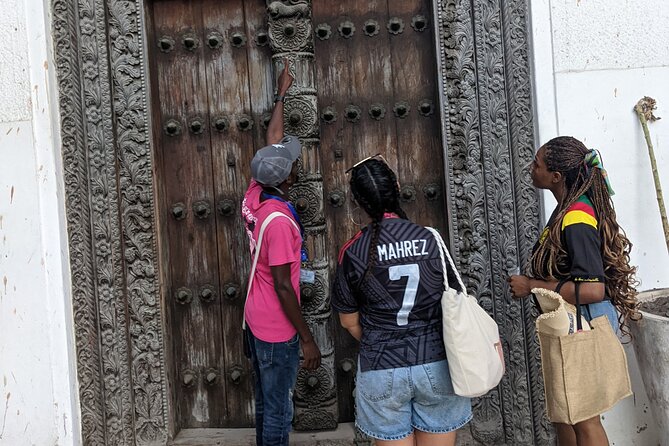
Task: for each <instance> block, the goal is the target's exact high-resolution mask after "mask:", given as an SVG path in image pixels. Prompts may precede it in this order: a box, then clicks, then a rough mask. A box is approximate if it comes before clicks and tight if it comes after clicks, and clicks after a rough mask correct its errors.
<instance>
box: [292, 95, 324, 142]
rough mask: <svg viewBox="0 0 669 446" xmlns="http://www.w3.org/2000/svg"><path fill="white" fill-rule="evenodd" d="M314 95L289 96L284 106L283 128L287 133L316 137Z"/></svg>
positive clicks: (316, 123) (316, 122)
mask: <svg viewBox="0 0 669 446" xmlns="http://www.w3.org/2000/svg"><path fill="white" fill-rule="evenodd" d="M316 103H317V100H316V95H305V94H303V95H300V96H291V97H289V98H287V99H286V104H285V106H284V128H285V133H286V134H289V135H304V137H318V116H317V115H315V114H314V110H316Z"/></svg>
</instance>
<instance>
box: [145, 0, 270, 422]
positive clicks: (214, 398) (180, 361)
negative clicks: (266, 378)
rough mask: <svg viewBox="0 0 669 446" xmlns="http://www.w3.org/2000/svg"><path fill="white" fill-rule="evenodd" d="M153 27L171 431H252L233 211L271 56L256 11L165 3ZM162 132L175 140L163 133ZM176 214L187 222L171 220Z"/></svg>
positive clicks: (240, 250)
mask: <svg viewBox="0 0 669 446" xmlns="http://www.w3.org/2000/svg"><path fill="white" fill-rule="evenodd" d="M150 15H151V22H152V24H153V29H152V33H151V36H152V38H153V41H151V42H150V44H149V47H150V54H151V58H152V66H153V67H154V70H153V73H152V74H153V76H152V83H153V91H154V95H155V96H156V100H155V101H154V109H155V110H154V135H155V136H156V143H157V150H156V151H157V153H158V155H157V158H158V159H159V160H160V163H159V173H158V174H157V178H158V182H159V185H158V186H159V188H158V190H159V191H160V192H159V193H160V195H161V196H160V198H161V199H160V205H159V206H160V208H161V212H160V217H161V220H162V221H163V222H164V225H163V226H162V228H161V229H162V231H163V234H162V237H161V239H162V240H163V241H164V243H163V246H162V247H163V249H164V251H165V252H166V254H165V255H164V256H163V258H164V259H165V261H166V262H167V266H168V271H167V274H166V275H165V279H166V282H167V287H166V298H167V302H168V306H169V312H168V314H169V317H170V322H171V324H170V328H171V329H170V332H169V333H168V337H169V338H170V343H171V348H172V351H173V353H174V364H172V365H171V366H172V368H173V371H172V376H173V378H172V379H173V382H172V389H173V392H174V395H173V398H172V401H173V402H174V404H175V405H176V407H175V408H174V409H175V413H176V414H177V420H176V424H177V425H178V426H179V427H181V428H187V427H230V426H235V427H239V426H250V425H252V424H253V410H252V407H253V406H252V397H253V393H252V387H253V386H252V378H251V374H250V367H249V364H248V361H247V360H246V358H244V356H243V349H242V337H241V320H242V311H243V301H244V295H245V289H246V281H247V276H248V269H249V254H248V242H247V240H246V235H245V233H244V229H243V227H242V223H241V221H240V218H239V208H240V205H241V199H242V197H243V193H244V191H245V189H246V186H247V185H248V181H249V179H250V160H251V158H252V157H253V153H254V152H255V149H256V148H257V147H259V146H260V145H261V144H264V128H263V126H262V120H263V117H264V116H265V115H266V113H267V112H268V110H269V107H270V105H271V96H272V88H273V87H272V77H271V76H272V69H271V59H270V52H269V48H268V47H267V46H266V45H264V46H263V45H257V44H256V43H255V41H256V40H255V39H256V37H257V36H258V35H259V34H263V33H265V35H266V25H265V23H266V12H265V6H264V5H263V4H262V3H261V2H253V1H246V2H244V1H242V0H236V1H226V2H219V1H213V0H210V1H195V0H193V1H181V0H167V1H159V2H154V3H153V4H152V8H151V11H150ZM188 39H191V40H190V42H191V46H192V47H191V48H189V47H188V43H189V41H188ZM265 43H266V42H265ZM161 45H162V47H161ZM170 122H172V123H174V124H176V125H178V126H179V129H178V130H177V131H176V132H175V133H178V134H175V135H170V134H169V133H168V128H167V126H168V125H169V124H170ZM198 205H201V206H205V208H204V210H203V211H202V210H201V211H200V212H203V214H201V215H199V216H198V209H196V208H197V206H198ZM175 206H181V207H182V209H183V213H184V214H185V217H183V218H176V216H175V214H174V210H175ZM186 290H187V292H188V293H190V295H189V296H188V297H186V298H181V301H180V300H179V298H178V297H177V294H178V293H179V291H186Z"/></svg>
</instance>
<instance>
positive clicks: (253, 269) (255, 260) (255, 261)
mask: <svg viewBox="0 0 669 446" xmlns="http://www.w3.org/2000/svg"><path fill="white" fill-rule="evenodd" d="M276 217H284V218H287V219H288V220H290V222H291V223H292V224H293V226H295V229H297V230H298V231H299V230H300V228H299V227H298V226H297V223H295V221H294V220H293V219H292V218H290V217H289V216H287V215H286V214H284V213H283V212H278V211H277V212H272V213H271V214H269V215H268V216H267V218H266V219H265V221H263V222H262V225H261V226H260V231H259V232H258V242H257V243H256V250H255V251H256V252H255V255H254V256H253V264H252V265H251V273H250V274H249V285H248V287H247V288H246V297H245V298H244V312H243V313H242V329H243V330H244V329H246V303H247V302H248V300H249V294H250V293H251V285H252V284H253V278H254V277H255V273H256V266H257V265H258V258H259V257H260V246H262V236H263V234H264V233H265V229H266V228H267V225H269V222H271V221H272V220H274V219H275V218H276Z"/></svg>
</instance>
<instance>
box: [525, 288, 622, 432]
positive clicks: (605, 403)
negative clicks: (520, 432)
mask: <svg viewBox="0 0 669 446" xmlns="http://www.w3.org/2000/svg"><path fill="white" fill-rule="evenodd" d="M578 288H579V286H578V283H577V284H576V302H577V305H576V308H577V314H576V321H577V331H576V332H575V333H572V334H566V335H556V334H554V333H553V330H554V328H553V327H548V329H547V327H545V326H544V325H543V324H544V323H545V322H546V320H547V319H545V318H544V319H541V318H539V319H537V322H536V327H537V334H538V336H539V345H540V347H541V368H542V371H543V376H544V392H545V395H546V409H547V414H548V419H549V420H550V421H552V422H553V423H565V424H572V425H573V424H576V423H579V422H581V421H584V420H587V419H589V418H592V417H595V416H597V415H600V414H601V413H603V412H606V411H607V410H609V409H611V408H612V407H613V406H614V405H615V404H616V403H617V402H618V401H620V400H621V399H623V398H626V397H628V396H630V395H631V394H632V387H631V384H630V377H629V372H628V370H627V357H626V356H625V351H624V350H623V346H622V345H621V344H620V341H619V340H618V337H617V336H616V334H615V333H614V332H613V329H612V328H611V324H610V323H609V320H608V319H607V318H606V316H601V317H598V318H596V319H593V320H591V321H590V327H591V330H589V331H584V330H583V329H582V328H583V327H582V323H581V311H580V307H579V306H578V302H579V300H578Z"/></svg>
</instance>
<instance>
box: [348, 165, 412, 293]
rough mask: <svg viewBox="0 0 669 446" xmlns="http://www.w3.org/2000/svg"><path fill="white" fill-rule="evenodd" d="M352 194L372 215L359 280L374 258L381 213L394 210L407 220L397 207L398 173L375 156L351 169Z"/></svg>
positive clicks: (379, 230) (364, 277) (372, 264)
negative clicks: (370, 233) (365, 257)
mask: <svg viewBox="0 0 669 446" xmlns="http://www.w3.org/2000/svg"><path fill="white" fill-rule="evenodd" d="M349 184H350V186H351V192H352V193H353V198H355V201H356V202H357V203H358V204H359V205H360V207H361V208H362V209H363V210H364V211H365V212H366V213H367V215H369V216H370V217H371V219H372V241H371V243H370V244H369V255H368V256H367V257H368V260H367V267H366V269H365V273H364V275H363V276H362V279H361V281H360V283H362V282H364V280H365V279H366V278H367V275H368V274H369V272H370V271H371V269H372V268H373V267H374V265H375V264H376V262H377V257H378V252H377V249H376V246H377V245H378V243H379V234H380V233H381V221H382V220H383V214H384V213H386V212H393V213H395V214H397V215H398V216H399V217H400V218H403V219H405V220H408V218H407V215H406V213H405V212H404V210H402V208H401V207H400V187H399V184H398V182H397V175H395V172H393V171H392V169H391V168H390V167H388V165H387V164H386V163H384V162H383V161H381V160H378V159H374V158H372V159H370V160H367V161H365V162H364V163H362V164H360V165H358V166H356V167H354V168H353V169H352V170H351V179H350V181H349Z"/></svg>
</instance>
